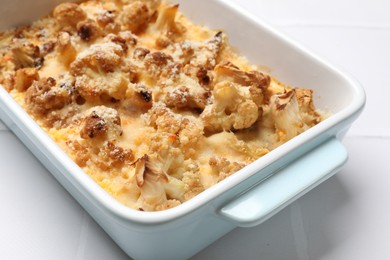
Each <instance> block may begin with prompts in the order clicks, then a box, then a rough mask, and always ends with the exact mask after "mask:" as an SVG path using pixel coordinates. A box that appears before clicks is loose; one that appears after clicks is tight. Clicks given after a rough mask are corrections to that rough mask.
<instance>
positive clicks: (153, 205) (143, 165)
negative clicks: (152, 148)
mask: <svg viewBox="0 0 390 260" xmlns="http://www.w3.org/2000/svg"><path fill="white" fill-rule="evenodd" d="M166 170H167V169H166V163H163V164H162V162H161V161H159V160H158V159H156V158H151V157H150V156H148V155H144V156H143V157H141V158H140V159H138V160H137V161H136V163H135V176H136V181H137V185H138V187H139V188H140V189H141V195H140V197H139V199H138V202H137V203H138V205H139V208H141V209H143V210H146V211H150V210H158V209H159V208H166V207H167V205H169V204H171V203H172V201H170V199H174V200H175V203H174V204H175V205H178V204H180V203H178V202H180V201H183V199H184V183H183V182H182V181H180V180H178V179H176V178H174V177H172V176H169V175H168V174H167V172H166Z"/></svg>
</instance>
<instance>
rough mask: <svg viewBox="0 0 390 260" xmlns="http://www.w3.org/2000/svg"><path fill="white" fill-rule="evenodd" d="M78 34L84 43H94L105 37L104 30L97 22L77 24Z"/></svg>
mask: <svg viewBox="0 0 390 260" xmlns="http://www.w3.org/2000/svg"><path fill="white" fill-rule="evenodd" d="M77 33H78V35H79V36H80V38H81V39H82V40H83V41H86V42H92V41H95V40H96V39H97V38H99V37H100V36H102V35H103V31H102V29H101V28H100V27H99V25H98V24H97V23H96V22H95V20H92V19H87V20H85V21H81V22H79V23H78V24H77Z"/></svg>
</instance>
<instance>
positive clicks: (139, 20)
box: [120, 1, 152, 33]
mask: <svg viewBox="0 0 390 260" xmlns="http://www.w3.org/2000/svg"><path fill="white" fill-rule="evenodd" d="M151 15H152V14H151V13H150V11H149V8H148V6H147V4H146V3H144V2H143V1H135V2H132V3H130V4H129V5H126V6H124V7H123V11H122V13H121V16H120V20H121V21H122V24H123V26H124V27H125V28H126V29H129V30H130V31H132V32H133V33H139V32H141V31H142V30H144V29H145V28H146V26H147V25H148V23H149V21H150V18H151Z"/></svg>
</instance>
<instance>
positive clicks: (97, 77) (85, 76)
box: [71, 41, 129, 101]
mask: <svg viewBox="0 0 390 260" xmlns="http://www.w3.org/2000/svg"><path fill="white" fill-rule="evenodd" d="M123 54H124V51H123V49H122V47H121V45H118V44H116V43H114V42H111V41H110V42H105V43H100V44H94V45H92V46H91V47H90V48H89V49H87V50H86V51H84V52H82V53H80V54H79V55H78V56H77V58H76V60H75V61H74V62H72V64H71V73H72V75H74V76H75V77H76V88H77V90H78V91H79V92H80V94H81V96H83V97H84V98H85V99H86V100H89V101H96V99H98V98H100V97H102V96H103V95H108V96H109V97H112V98H115V99H117V100H120V99H122V98H123V97H124V96H125V93H126V89H127V85H128V83H129V82H128V79H126V77H125V74H126V73H120V71H119V69H120V66H121V65H122V58H121V57H122V56H123Z"/></svg>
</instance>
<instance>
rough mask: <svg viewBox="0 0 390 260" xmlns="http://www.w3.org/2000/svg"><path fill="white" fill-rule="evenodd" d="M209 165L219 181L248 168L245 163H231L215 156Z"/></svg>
mask: <svg viewBox="0 0 390 260" xmlns="http://www.w3.org/2000/svg"><path fill="white" fill-rule="evenodd" d="M209 165H210V167H211V170H212V173H213V174H215V175H217V176H218V181H222V180H224V179H226V178H227V177H229V176H230V175H232V174H233V173H236V172H237V171H239V170H241V169H242V168H244V167H245V166H246V164H245V163H238V162H230V161H229V160H227V159H226V158H222V157H215V156H213V157H211V158H210V160H209Z"/></svg>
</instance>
